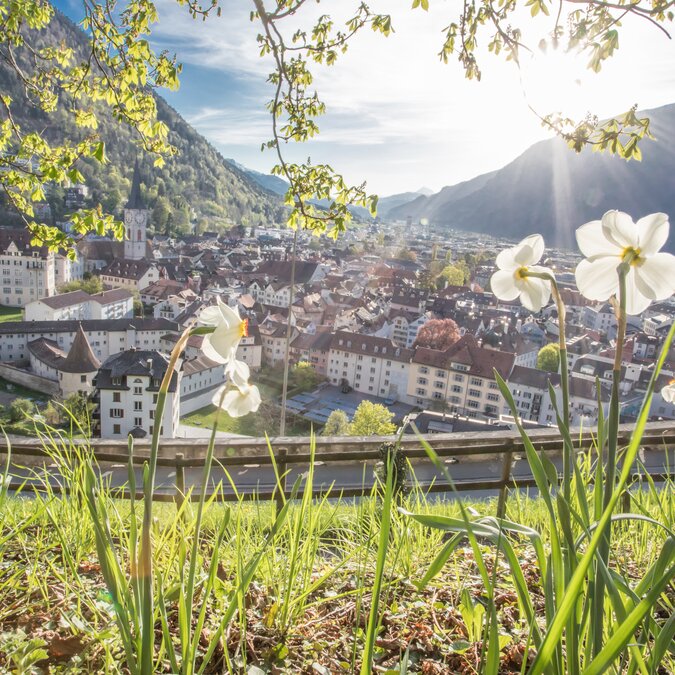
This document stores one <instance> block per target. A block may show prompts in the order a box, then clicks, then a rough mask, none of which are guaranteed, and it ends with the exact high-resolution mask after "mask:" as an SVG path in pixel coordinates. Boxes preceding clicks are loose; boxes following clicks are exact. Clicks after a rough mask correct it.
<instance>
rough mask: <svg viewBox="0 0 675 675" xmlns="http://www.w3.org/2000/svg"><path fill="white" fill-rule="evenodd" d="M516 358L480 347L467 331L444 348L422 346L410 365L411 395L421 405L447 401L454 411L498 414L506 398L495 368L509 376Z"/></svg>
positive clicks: (489, 414) (472, 414)
mask: <svg viewBox="0 0 675 675" xmlns="http://www.w3.org/2000/svg"><path fill="white" fill-rule="evenodd" d="M513 361H514V355H513V354H511V353H508V352H502V351H499V350H497V349H485V348H483V347H479V346H478V343H477V342H476V339H475V338H474V337H473V336H472V335H468V334H467V335H464V336H463V337H461V338H460V339H459V340H458V341H457V342H455V344H453V345H452V346H450V347H449V348H448V349H446V350H445V351H439V350H437V349H428V348H426V347H420V348H418V349H416V350H415V355H414V357H413V360H412V364H411V366H410V378H409V381H408V396H409V397H410V398H411V399H412V401H413V403H415V404H416V405H419V406H427V405H429V404H430V403H433V402H445V403H446V405H447V407H448V409H449V410H450V412H453V413H459V414H462V415H467V416H468V417H478V416H485V417H498V416H499V414H500V413H501V410H502V407H503V401H502V396H501V393H500V392H499V386H498V385H497V381H496V379H495V375H494V371H495V370H496V371H497V372H498V373H499V374H500V375H501V376H502V377H503V378H504V379H507V378H508V376H509V374H510V372H511V369H512V368H513Z"/></svg>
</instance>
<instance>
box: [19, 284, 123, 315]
mask: <svg viewBox="0 0 675 675" xmlns="http://www.w3.org/2000/svg"><path fill="white" fill-rule="evenodd" d="M133 315H134V296H133V294H132V293H131V292H130V291H127V290H124V289H121V288H118V289H115V290H110V291H103V292H101V293H96V294H94V295H89V293H86V292H85V291H71V292H70V293H61V294H60V295H52V296H51V297H47V298H40V299H39V300H34V301H33V302H29V303H28V304H27V305H26V308H25V310H24V319H25V320H26V321H82V320H87V319H128V318H131V317H133Z"/></svg>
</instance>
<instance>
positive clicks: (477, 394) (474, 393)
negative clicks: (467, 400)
mask: <svg viewBox="0 0 675 675" xmlns="http://www.w3.org/2000/svg"><path fill="white" fill-rule="evenodd" d="M469 396H473V397H474V398H480V390H479V389H469Z"/></svg>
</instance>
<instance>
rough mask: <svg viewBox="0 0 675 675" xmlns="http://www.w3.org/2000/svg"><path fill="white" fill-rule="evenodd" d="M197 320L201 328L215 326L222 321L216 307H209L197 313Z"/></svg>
mask: <svg viewBox="0 0 675 675" xmlns="http://www.w3.org/2000/svg"><path fill="white" fill-rule="evenodd" d="M197 320H198V322H199V323H200V324H202V325H203V326H217V325H218V324H219V323H220V322H221V321H222V320H223V315H222V313H221V311H220V308H219V307H218V306H217V305H210V306H209V307H205V308H204V309H203V310H202V311H201V312H200V313H199V317H198V319H197Z"/></svg>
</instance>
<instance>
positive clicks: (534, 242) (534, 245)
mask: <svg viewBox="0 0 675 675" xmlns="http://www.w3.org/2000/svg"><path fill="white" fill-rule="evenodd" d="M519 246H527V247H529V249H530V253H529V260H527V261H526V262H523V263H522V264H523V265H536V264H537V263H538V262H539V261H540V260H541V256H543V255H544V237H542V236H541V235H540V234H531V235H529V236H528V237H525V239H523V240H522V241H521V242H520V244H519Z"/></svg>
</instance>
